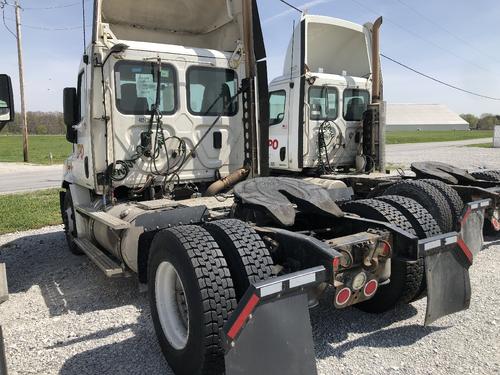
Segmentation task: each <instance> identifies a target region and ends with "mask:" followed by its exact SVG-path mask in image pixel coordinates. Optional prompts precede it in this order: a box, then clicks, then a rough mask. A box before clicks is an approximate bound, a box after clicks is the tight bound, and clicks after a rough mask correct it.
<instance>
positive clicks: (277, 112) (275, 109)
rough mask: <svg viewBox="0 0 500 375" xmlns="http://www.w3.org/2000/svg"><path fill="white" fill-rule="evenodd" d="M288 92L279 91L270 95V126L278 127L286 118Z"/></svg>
mask: <svg viewBox="0 0 500 375" xmlns="http://www.w3.org/2000/svg"><path fill="white" fill-rule="evenodd" d="M285 107H286V91H285V90H279V91H274V92H271V93H270V94H269V125H270V126H273V125H278V124H281V123H282V122H283V119H284V118H285Z"/></svg>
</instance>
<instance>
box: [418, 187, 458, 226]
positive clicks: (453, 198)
mask: <svg viewBox="0 0 500 375" xmlns="http://www.w3.org/2000/svg"><path fill="white" fill-rule="evenodd" d="M422 181H424V182H426V183H428V184H429V185H432V186H434V187H435V188H436V189H438V190H439V191H440V192H441V194H443V196H444V197H445V199H446V201H447V202H448V205H449V206H450V209H451V214H452V215H453V225H454V228H456V227H457V226H458V222H459V221H460V218H461V217H462V214H463V212H464V208H465V204H464V201H463V200H462V198H460V195H459V194H458V193H457V191H456V190H455V189H453V188H452V187H451V186H450V185H447V184H446V183H444V182H442V181H438V180H422Z"/></svg>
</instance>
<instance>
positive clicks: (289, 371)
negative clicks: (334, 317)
mask: <svg viewBox="0 0 500 375" xmlns="http://www.w3.org/2000/svg"><path fill="white" fill-rule="evenodd" d="M324 281H326V270H325V268H324V267H315V268H310V269H307V270H304V271H300V272H296V273H293V274H289V275H285V276H281V277H278V278H275V279H270V280H266V281H263V282H260V283H257V284H254V285H252V286H251V287H250V288H249V289H248V290H247V292H246V294H245V296H244V297H243V298H242V299H241V301H240V303H239V305H238V308H237V309H236V311H235V312H234V313H233V314H232V316H231V317H230V319H229V321H228V322H227V323H226V325H225V327H224V337H223V340H224V342H225V349H226V355H225V363H226V375H253V374H259V375H304V374H307V375H315V374H317V369H316V357H315V353H314V342H313V337H312V328H311V322H310V317H309V307H308V298H307V292H308V290H309V289H311V288H314V287H315V286H317V285H318V284H319V283H321V282H324Z"/></svg>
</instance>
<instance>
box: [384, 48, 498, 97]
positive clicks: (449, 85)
mask: <svg viewBox="0 0 500 375" xmlns="http://www.w3.org/2000/svg"><path fill="white" fill-rule="evenodd" d="M380 56H382V57H383V58H385V59H387V60H389V61H391V62H393V63H395V64H397V65H399V66H402V67H403V68H405V69H408V70H410V71H412V72H414V73H416V74H419V75H421V76H423V77H425V78H427V79H430V80H432V81H434V82H437V83H439V84H441V85H444V86H447V87H449V88H452V89H455V90H458V91H461V92H464V93H466V94H470V95H474V96H477V97H480V98H483V99H489V100H495V101H500V98H494V97H491V96H488V95H483V94H478V93H476V92H473V91H469V90H466V89H463V88H461V87H458V86H455V85H452V84H450V83H446V82H444V81H441V80H440V79H437V78H435V77H432V76H430V75H428V74H425V73H422V72H420V71H418V70H416V69H414V68H412V67H410V66H408V65H406V64H403V63H402V62H399V61H397V60H395V59H393V58H390V57H389V56H386V55H384V54H383V53H381V54H380Z"/></svg>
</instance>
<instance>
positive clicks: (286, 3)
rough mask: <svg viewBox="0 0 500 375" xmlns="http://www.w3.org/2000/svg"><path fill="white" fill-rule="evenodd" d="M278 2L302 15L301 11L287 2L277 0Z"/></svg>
mask: <svg viewBox="0 0 500 375" xmlns="http://www.w3.org/2000/svg"><path fill="white" fill-rule="evenodd" d="M278 1H280V2H282V3H283V4H285V5H288V6H289V7H290V8H292V9H294V10H296V11H297V12H299V13H300V14H302V13H304V12H303V11H302V10H301V9H299V8H297V7H296V6H294V5H292V4H290V3H289V2H288V1H285V0H278Z"/></svg>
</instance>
